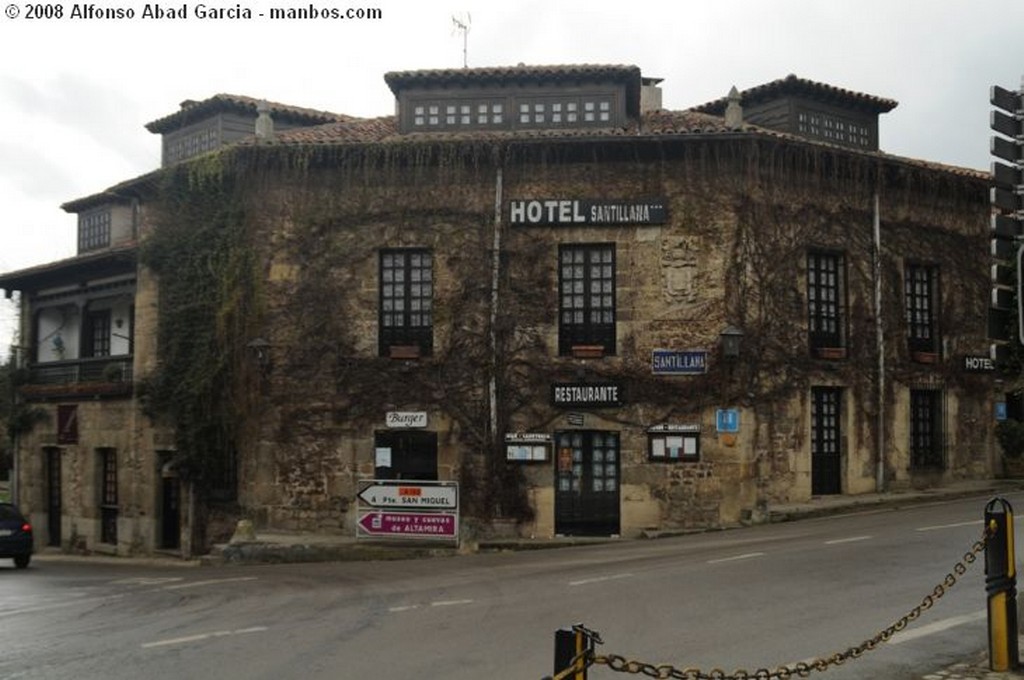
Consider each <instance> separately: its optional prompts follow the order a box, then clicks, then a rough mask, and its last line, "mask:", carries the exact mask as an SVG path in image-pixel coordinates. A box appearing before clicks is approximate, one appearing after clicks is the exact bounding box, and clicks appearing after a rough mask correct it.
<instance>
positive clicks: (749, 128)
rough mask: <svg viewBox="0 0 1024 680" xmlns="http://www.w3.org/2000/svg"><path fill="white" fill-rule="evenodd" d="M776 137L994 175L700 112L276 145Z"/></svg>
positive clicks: (392, 127)
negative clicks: (730, 122) (619, 122)
mask: <svg viewBox="0 0 1024 680" xmlns="http://www.w3.org/2000/svg"><path fill="white" fill-rule="evenodd" d="M736 134H748V135H751V136H759V137H771V138H775V139H779V140H786V141H790V142H793V143H796V144H803V145H809V146H818V147H826V148H833V149H836V150H838V151H842V152H844V153H856V154H863V155H867V156H872V157H876V158H880V159H885V160H889V161H893V162H898V163H902V164H906V165H911V166H914V167H919V168H925V169H930V170H937V171H941V172H948V173H952V174H955V175H959V176H961V177H968V178H972V179H981V180H987V179H988V173H986V172H983V171H981V170H974V169H971V168H963V167H958V166H952V165H945V164H942V163H934V162H931V161H924V160H919V159H914V158H906V157H903V156H895V155H892V154H887V153H883V152H879V151H858V150H856V149H850V148H849V147H845V146H841V145H837V144H829V143H827V142H824V141H821V140H815V139H808V138H807V137H802V136H800V135H796V134H791V133H787V132H780V131H777V130H770V129H768V128H763V127H759V126H757V125H751V124H749V123H747V124H744V125H743V126H741V127H739V128H732V127H729V126H727V125H726V124H725V119H724V118H722V117H720V116H715V115H712V114H708V113H702V112H700V111H694V110H685V111H666V110H658V111H650V112H647V113H645V114H644V115H643V117H642V118H641V121H640V123H639V124H638V123H636V122H633V123H631V124H630V125H627V126H625V127H614V128H613V127H608V128H565V129H528V130H458V131H450V132H448V131H434V132H415V133H410V134H404V135H403V134H399V132H398V124H397V121H396V118H395V117H394V116H385V117H382V118H371V119H353V120H348V121H339V122H335V123H328V124H326V125H319V126H315V127H308V128H297V129H294V130H286V131H283V132H281V133H279V134H278V135H277V137H276V139H275V141H274V142H272V144H276V145H282V146H301V145H307V144H323V145H337V146H345V145H353V146H358V145H366V144H415V143H419V142H460V141H462V142H474V141H486V140H491V141H495V142H498V141H504V140H524V141H528V140H549V141H551V142H557V141H560V140H565V141H569V140H587V139H592V140H594V141H597V140H601V139H614V138H619V139H625V138H630V137H632V138H642V137H658V136H662V137H670V136H696V135H736ZM256 143H257V142H256V138H255V137H251V138H249V139H247V140H245V141H244V142H241V144H244V145H255V144H256Z"/></svg>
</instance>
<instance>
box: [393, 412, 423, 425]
mask: <svg viewBox="0 0 1024 680" xmlns="http://www.w3.org/2000/svg"><path fill="white" fill-rule="evenodd" d="M385 422H386V424H387V426H388V427H391V428H407V427H426V426H427V413H426V411H388V414H387V419H386V420H385Z"/></svg>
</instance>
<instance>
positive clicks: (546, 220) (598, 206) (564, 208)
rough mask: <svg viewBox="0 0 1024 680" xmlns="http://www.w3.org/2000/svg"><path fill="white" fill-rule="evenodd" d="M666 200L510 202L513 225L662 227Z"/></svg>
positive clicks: (666, 215)
mask: <svg viewBox="0 0 1024 680" xmlns="http://www.w3.org/2000/svg"><path fill="white" fill-rule="evenodd" d="M667 220H668V209H667V207H666V202H665V199H663V198H656V199H645V200H633V201H630V200H623V201H597V200H586V199H584V200H577V199H565V198H538V199H526V200H512V201H509V206H508V221H509V224H511V225H512V226H540V225H577V226H578V225H603V224H665V222H666V221H667Z"/></svg>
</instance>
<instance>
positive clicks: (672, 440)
mask: <svg viewBox="0 0 1024 680" xmlns="http://www.w3.org/2000/svg"><path fill="white" fill-rule="evenodd" d="M647 457H648V458H649V459H650V460H652V461H655V462H669V463H673V462H685V461H690V462H694V461H698V460H700V428H699V427H694V428H693V429H686V430H684V429H681V428H675V429H673V428H665V431H663V432H655V431H648V433H647Z"/></svg>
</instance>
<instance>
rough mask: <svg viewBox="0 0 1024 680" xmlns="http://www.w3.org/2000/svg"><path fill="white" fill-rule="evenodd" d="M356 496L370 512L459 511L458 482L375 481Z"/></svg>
mask: <svg viewBox="0 0 1024 680" xmlns="http://www.w3.org/2000/svg"><path fill="white" fill-rule="evenodd" d="M357 495H358V496H359V500H361V501H362V502H363V503H366V504H367V505H368V506H370V507H371V508H405V509H408V510H455V509H457V508H458V507H459V485H458V483H457V482H399V481H391V480H374V481H371V482H370V483H369V484H367V485H366V486H364V487H363V488H362V489H360V490H359V493H358V494H357Z"/></svg>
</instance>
